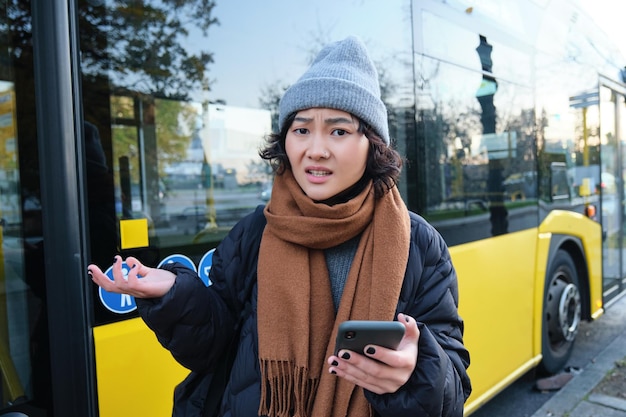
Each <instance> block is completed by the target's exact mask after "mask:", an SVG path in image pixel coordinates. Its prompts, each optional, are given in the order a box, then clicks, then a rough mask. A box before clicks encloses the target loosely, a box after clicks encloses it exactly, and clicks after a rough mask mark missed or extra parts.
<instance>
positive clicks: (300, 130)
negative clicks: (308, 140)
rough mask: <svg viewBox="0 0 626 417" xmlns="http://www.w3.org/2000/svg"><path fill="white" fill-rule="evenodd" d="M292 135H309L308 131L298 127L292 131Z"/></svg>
mask: <svg viewBox="0 0 626 417" xmlns="http://www.w3.org/2000/svg"><path fill="white" fill-rule="evenodd" d="M293 133H295V134H297V135H306V134H307V133H309V129H307V128H304V127H299V128H296V129H294V130H293Z"/></svg>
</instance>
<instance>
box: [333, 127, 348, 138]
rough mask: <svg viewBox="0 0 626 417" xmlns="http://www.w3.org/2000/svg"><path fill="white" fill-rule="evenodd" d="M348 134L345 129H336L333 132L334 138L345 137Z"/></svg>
mask: <svg viewBox="0 0 626 417" xmlns="http://www.w3.org/2000/svg"><path fill="white" fill-rule="evenodd" d="M347 134H348V131H347V130H344V129H334V130H333V131H332V135H333V136H345V135H347Z"/></svg>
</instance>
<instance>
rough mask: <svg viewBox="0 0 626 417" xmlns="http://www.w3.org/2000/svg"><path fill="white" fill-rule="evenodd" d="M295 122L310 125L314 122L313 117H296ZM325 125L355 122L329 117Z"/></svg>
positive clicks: (343, 118)
mask: <svg viewBox="0 0 626 417" xmlns="http://www.w3.org/2000/svg"><path fill="white" fill-rule="evenodd" d="M293 121H294V122H300V123H310V122H312V121H313V118H312V117H302V116H296V117H295V118H294V119H293ZM324 123H325V124H327V125H334V124H353V123H354V120H352V119H348V118H347V117H343V116H340V117H329V118H328V119H324Z"/></svg>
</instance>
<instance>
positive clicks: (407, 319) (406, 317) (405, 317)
mask: <svg viewBox="0 0 626 417" xmlns="http://www.w3.org/2000/svg"><path fill="white" fill-rule="evenodd" d="M404 320H406V322H407V323H408V322H409V316H407V315H406V314H405V315H404Z"/></svg>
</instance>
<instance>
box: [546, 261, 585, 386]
mask: <svg viewBox="0 0 626 417" xmlns="http://www.w3.org/2000/svg"><path fill="white" fill-rule="evenodd" d="M581 309H582V304H581V296H580V281H579V277H578V273H577V270H576V265H575V264H574V261H573V260H572V257H571V256H570V254H569V253H568V252H567V251H565V250H563V249H559V250H558V251H557V252H556V254H555V256H554V259H552V263H551V265H550V269H549V271H548V274H547V275H546V286H545V290H544V298H543V319H542V330H541V332H542V336H541V353H542V356H543V358H542V361H541V363H540V364H539V371H540V373H542V374H548V375H552V374H555V373H557V372H560V371H561V370H562V369H563V368H564V367H565V364H566V363H567V361H568V360H569V358H570V356H571V354H572V350H573V348H574V340H575V339H576V334H577V333H578V329H579V326H580V320H581Z"/></svg>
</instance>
